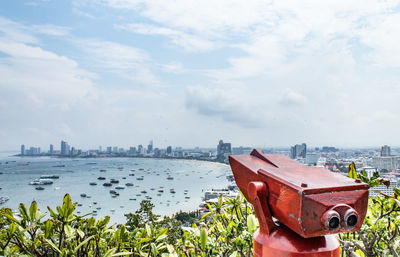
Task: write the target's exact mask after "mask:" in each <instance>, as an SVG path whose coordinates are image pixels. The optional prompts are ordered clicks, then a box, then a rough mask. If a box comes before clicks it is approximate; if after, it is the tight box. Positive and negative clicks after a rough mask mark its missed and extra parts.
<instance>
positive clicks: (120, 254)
mask: <svg viewBox="0 0 400 257" xmlns="http://www.w3.org/2000/svg"><path fill="white" fill-rule="evenodd" d="M131 254H133V253H132V252H122V253H115V254H113V255H111V256H112V257H114V256H124V255H131Z"/></svg>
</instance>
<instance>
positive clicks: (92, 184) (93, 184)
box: [89, 182, 97, 186]
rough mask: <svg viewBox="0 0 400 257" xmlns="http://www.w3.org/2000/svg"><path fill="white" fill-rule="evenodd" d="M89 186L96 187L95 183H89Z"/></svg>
mask: <svg viewBox="0 0 400 257" xmlns="http://www.w3.org/2000/svg"><path fill="white" fill-rule="evenodd" d="M89 185H91V186H96V185H97V183H96V182H90V183H89Z"/></svg>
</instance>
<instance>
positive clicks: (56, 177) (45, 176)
mask: <svg viewBox="0 0 400 257" xmlns="http://www.w3.org/2000/svg"><path fill="white" fill-rule="evenodd" d="M40 178H41V179H46V178H51V179H59V178H60V176H59V175H42V176H40Z"/></svg>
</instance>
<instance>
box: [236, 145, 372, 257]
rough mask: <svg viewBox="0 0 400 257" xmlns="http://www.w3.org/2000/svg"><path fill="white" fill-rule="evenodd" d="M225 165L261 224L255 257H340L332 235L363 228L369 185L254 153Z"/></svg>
mask: <svg viewBox="0 0 400 257" xmlns="http://www.w3.org/2000/svg"><path fill="white" fill-rule="evenodd" d="M229 162H230V165H231V168H232V172H233V175H234V177H235V181H236V184H237V186H238V187H239V189H240V190H241V191H242V193H243V194H244V196H245V197H246V199H247V200H248V201H249V202H250V203H251V204H252V205H253V206H254V210H255V212H256V216H257V219H258V221H259V224H260V227H259V229H258V230H257V231H256V232H255V234H254V256H262V257H272V256H285V257H301V256H313V257H328V256H329V257H339V256H340V252H339V250H340V249H339V248H340V245H339V241H338V240H337V239H336V238H335V236H333V235H330V234H336V233H342V232H353V231H356V230H359V229H360V228H361V225H362V223H363V220H364V218H365V215H366V212H367V205H368V188H369V186H368V185H367V184H365V183H362V182H361V181H360V180H358V179H356V180H354V179H351V178H348V177H345V176H342V175H340V174H338V173H334V172H331V171H329V170H326V169H324V168H319V167H309V166H304V165H302V164H300V163H298V162H296V161H294V160H292V159H290V158H288V157H286V156H284V155H269V154H263V153H262V152H261V151H260V150H258V149H254V150H253V151H252V152H251V154H250V155H231V156H229Z"/></svg>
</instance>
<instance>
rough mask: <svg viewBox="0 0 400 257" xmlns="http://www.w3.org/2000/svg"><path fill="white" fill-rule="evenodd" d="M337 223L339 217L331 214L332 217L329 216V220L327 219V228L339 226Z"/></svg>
mask: <svg viewBox="0 0 400 257" xmlns="http://www.w3.org/2000/svg"><path fill="white" fill-rule="evenodd" d="M339 223H340V220H339V218H338V217H335V216H333V217H332V218H330V220H329V229H330V230H334V229H337V228H339Z"/></svg>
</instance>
